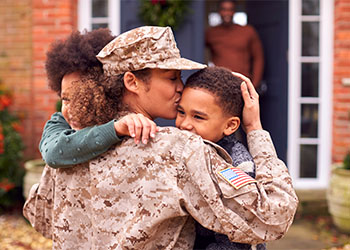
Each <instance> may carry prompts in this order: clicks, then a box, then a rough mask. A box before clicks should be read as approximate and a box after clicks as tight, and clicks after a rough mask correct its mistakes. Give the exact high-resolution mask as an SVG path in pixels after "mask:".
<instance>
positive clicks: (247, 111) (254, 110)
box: [232, 72, 262, 134]
mask: <svg viewBox="0 0 350 250" xmlns="http://www.w3.org/2000/svg"><path fill="white" fill-rule="evenodd" d="M232 74H233V75H235V76H237V77H239V78H241V79H242V80H243V81H244V82H242V84H241V91H242V96H243V100H244V107H243V115H242V116H243V118H242V119H243V129H244V131H245V132H246V133H247V134H248V133H249V132H250V131H252V130H258V129H262V125H261V121H260V107H259V94H258V93H257V92H256V90H255V88H254V85H253V83H252V82H251V81H250V79H249V78H248V77H246V76H244V75H242V74H239V73H236V72H232Z"/></svg>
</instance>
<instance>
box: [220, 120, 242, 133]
mask: <svg viewBox="0 0 350 250" xmlns="http://www.w3.org/2000/svg"><path fill="white" fill-rule="evenodd" d="M240 124H241V120H240V119H239V117H237V116H232V117H230V118H228V119H227V121H226V125H225V129H224V135H225V136H228V135H231V134H233V133H234V132H236V130H237V129H238V128H239V125H240Z"/></svg>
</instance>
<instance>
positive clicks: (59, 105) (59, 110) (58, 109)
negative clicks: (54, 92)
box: [56, 99, 62, 112]
mask: <svg viewBox="0 0 350 250" xmlns="http://www.w3.org/2000/svg"><path fill="white" fill-rule="evenodd" d="M61 109H62V99H58V100H57V102H56V112H61Z"/></svg>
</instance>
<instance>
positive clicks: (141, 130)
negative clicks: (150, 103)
mask: <svg viewBox="0 0 350 250" xmlns="http://www.w3.org/2000/svg"><path fill="white" fill-rule="evenodd" d="M114 128H115V131H116V133H117V135H118V136H130V137H133V138H134V141H135V143H136V144H138V143H140V141H142V143H143V144H147V143H148V141H149V139H150V138H153V137H155V134H156V132H157V131H158V128H157V124H156V123H155V122H154V121H152V120H151V119H149V118H148V117H145V116H144V115H142V114H128V115H126V116H124V117H122V118H121V119H120V120H118V121H115V122H114Z"/></svg>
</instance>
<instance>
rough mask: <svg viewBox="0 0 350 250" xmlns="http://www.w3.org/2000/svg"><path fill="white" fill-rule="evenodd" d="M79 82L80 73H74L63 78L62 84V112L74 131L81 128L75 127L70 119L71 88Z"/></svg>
mask: <svg viewBox="0 0 350 250" xmlns="http://www.w3.org/2000/svg"><path fill="white" fill-rule="evenodd" d="M79 80H81V78H80V75H79V73H77V72H74V73H70V74H66V75H64V77H63V78H62V84H61V99H62V108H61V112H62V115H63V117H64V119H65V120H66V121H67V122H68V123H69V125H70V126H71V127H72V128H73V129H79V126H78V125H75V124H74V123H73V122H72V121H71V119H70V114H69V101H70V100H69V95H70V91H71V88H72V86H73V82H76V81H79Z"/></svg>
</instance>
